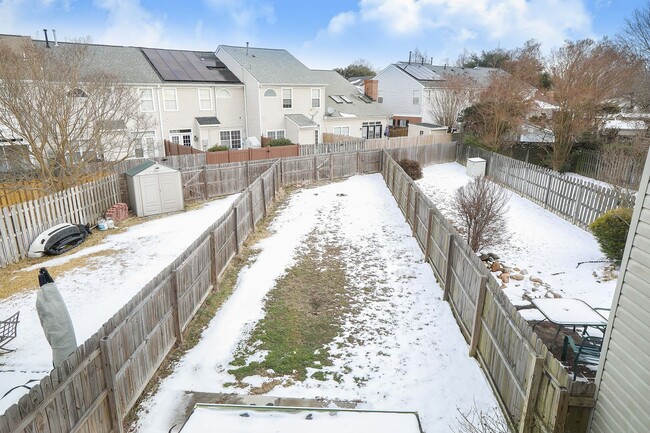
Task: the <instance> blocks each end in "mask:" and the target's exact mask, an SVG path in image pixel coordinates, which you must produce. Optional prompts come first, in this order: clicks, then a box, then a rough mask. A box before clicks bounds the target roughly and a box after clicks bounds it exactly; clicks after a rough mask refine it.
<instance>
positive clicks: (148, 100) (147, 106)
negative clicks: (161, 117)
mask: <svg viewBox="0 0 650 433" xmlns="http://www.w3.org/2000/svg"><path fill="white" fill-rule="evenodd" d="M140 111H145V112H149V111H154V105H153V89H140Z"/></svg>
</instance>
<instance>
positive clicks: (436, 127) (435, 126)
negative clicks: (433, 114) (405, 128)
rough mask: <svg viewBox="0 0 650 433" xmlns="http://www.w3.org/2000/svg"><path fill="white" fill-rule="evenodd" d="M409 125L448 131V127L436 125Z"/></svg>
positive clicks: (413, 123) (412, 123)
mask: <svg viewBox="0 0 650 433" xmlns="http://www.w3.org/2000/svg"><path fill="white" fill-rule="evenodd" d="M409 125H413V126H421V127H423V128H430V129H445V130H446V129H448V128H447V127H446V126H442V125H436V124H434V123H415V122H411V123H409Z"/></svg>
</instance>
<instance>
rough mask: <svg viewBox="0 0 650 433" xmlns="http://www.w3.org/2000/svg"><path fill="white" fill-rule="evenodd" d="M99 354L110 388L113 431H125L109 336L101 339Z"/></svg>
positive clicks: (109, 403)
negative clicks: (117, 397)
mask: <svg viewBox="0 0 650 433" xmlns="http://www.w3.org/2000/svg"><path fill="white" fill-rule="evenodd" d="M99 354H100V356H101V358H102V367H103V368H102V370H103V371H104V380H105V381H106V388H107V389H108V405H109V408H110V409H109V411H110V416H111V422H112V424H113V431H114V432H117V433H123V432H124V427H123V426H122V414H121V413H120V411H119V409H118V406H117V399H116V398H115V372H114V371H113V367H112V366H113V365H115V363H114V362H113V356H112V355H111V350H110V348H109V347H108V337H104V338H102V339H101V340H99Z"/></svg>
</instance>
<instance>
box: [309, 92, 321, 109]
mask: <svg viewBox="0 0 650 433" xmlns="http://www.w3.org/2000/svg"><path fill="white" fill-rule="evenodd" d="M311 106H312V107H313V108H318V107H320V89H311Z"/></svg>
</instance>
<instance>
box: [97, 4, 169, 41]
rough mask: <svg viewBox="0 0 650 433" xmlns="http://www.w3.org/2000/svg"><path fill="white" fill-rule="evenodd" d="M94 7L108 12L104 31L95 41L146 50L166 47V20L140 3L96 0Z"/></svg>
mask: <svg viewBox="0 0 650 433" xmlns="http://www.w3.org/2000/svg"><path fill="white" fill-rule="evenodd" d="M95 6H97V7H98V8H99V9H103V10H106V11H107V12H108V19H107V22H106V28H105V30H104V31H103V33H102V34H101V35H100V36H99V37H98V40H97V41H95V42H100V43H105V44H117V45H140V46H145V47H147V46H149V47H159V46H168V44H165V43H164V42H165V39H166V38H165V35H166V33H167V30H168V29H167V25H166V23H165V17H155V16H154V15H153V14H152V13H151V12H149V11H148V10H147V9H145V8H144V7H143V6H142V5H141V4H140V1H139V0H95Z"/></svg>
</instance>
